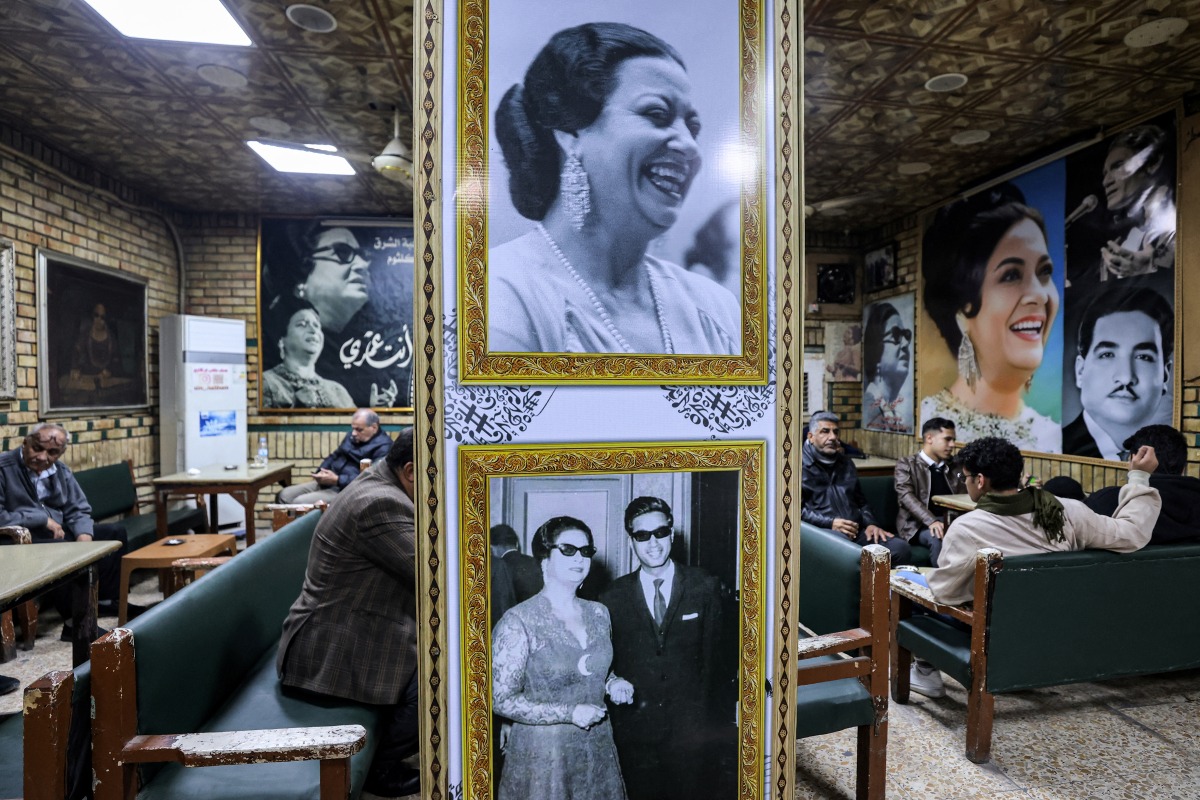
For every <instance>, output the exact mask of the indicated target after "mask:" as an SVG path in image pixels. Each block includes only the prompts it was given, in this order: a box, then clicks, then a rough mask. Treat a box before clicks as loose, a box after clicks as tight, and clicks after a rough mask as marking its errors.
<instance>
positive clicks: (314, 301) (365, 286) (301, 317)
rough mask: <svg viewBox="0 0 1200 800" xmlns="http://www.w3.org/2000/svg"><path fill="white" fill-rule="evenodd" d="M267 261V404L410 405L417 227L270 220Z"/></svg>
mask: <svg viewBox="0 0 1200 800" xmlns="http://www.w3.org/2000/svg"><path fill="white" fill-rule="evenodd" d="M259 254H260V263H259V293H258V341H259V356H260V363H261V365H262V370H263V372H262V384H261V387H260V390H259V405H260V406H261V407H262V408H296V409H330V408H338V409H340V408H362V407H370V408H375V409H401V408H408V407H411V403H410V401H409V398H410V393H409V392H410V382H411V375H412V356H413V351H412V303H413V294H412V293H413V237H412V228H411V226H408V225H393V224H388V223H387V221H385V220H379V221H371V222H363V221H359V220H349V221H348V220H337V219H323V220H321V219H294V218H293V219H283V218H267V219H264V220H263V221H262V226H261V231H260V241H259Z"/></svg>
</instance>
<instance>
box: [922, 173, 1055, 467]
mask: <svg viewBox="0 0 1200 800" xmlns="http://www.w3.org/2000/svg"><path fill="white" fill-rule="evenodd" d="M1064 169H1065V168H1064V164H1063V162H1062V161H1061V160H1059V161H1055V162H1053V163H1051V164H1049V165H1047V166H1044V167H1041V168H1039V169H1036V170H1033V171H1030V172H1027V173H1025V174H1023V175H1021V176H1019V177H1017V178H1015V179H1013V180H1012V181H1008V182H1003V183H998V184H995V185H993V186H989V187H987V188H985V189H982V190H980V191H978V192H974V193H972V194H970V195H968V196H966V197H963V198H960V199H958V200H955V201H954V202H952V203H950V204H948V205H946V206H943V207H942V208H940V209H939V210H938V211H937V212H936V213H935V214H931V215H929V216H928V217H927V218H926V221H925V233H924V236H923V239H922V246H921V281H922V282H921V285H922V292H923V294H922V301H923V308H924V317H923V321H922V324H921V326H920V329H921V331H922V336H921V341H920V342H919V344H918V347H919V353H918V357H917V363H919V364H920V365H921V376H920V391H921V394H922V395H924V396H923V397H922V399H921V413H920V419H921V421H924V420H927V419H930V418H932V417H945V418H947V419H952V420H954V422H955V425H956V427H957V433H958V438H959V440H960V441H964V442H969V441H971V440H973V439H978V438H981V437H984V436H1000V437H1003V438H1005V439H1008V440H1009V441H1011V442H1013V443H1014V444H1016V445H1017V446H1019V447H1020V448H1021V449H1022V450H1035V451H1040V452H1045V453H1058V452H1061V444H1062V430H1061V422H1062V386H1063V363H1062V347H1063V344H1062V327H1063V326H1062V323H1061V313H1060V312H1061V307H1062V297H1063V273H1064V270H1063V260H1064V259H1063V251H1064V246H1063V225H1062V219H1063V217H1062V213H1063V212H1062V209H1063V186H1064V182H1065V181H1064ZM927 331H928V332H931V333H928V334H927V333H925V332H927Z"/></svg>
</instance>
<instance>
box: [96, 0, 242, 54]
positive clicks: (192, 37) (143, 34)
mask: <svg viewBox="0 0 1200 800" xmlns="http://www.w3.org/2000/svg"><path fill="white" fill-rule="evenodd" d="M84 2H85V3H87V4H88V5H89V6H91V7H92V8H93V9H95V10H96V13H98V14H99V15H100V16H102V17H104V18H105V19H106V20H108V22H109V24H111V25H112V26H113V27H114V28H116V29H117V30H118V31H120V32H121V33H122V34H124V35H125V36H128V37H129V38H131V39H158V40H160V41H166V42H196V43H199V44H230V45H238V46H241V47H249V46H250V45H251V41H250V37H249V36H247V35H246V32H245V31H243V30H242V28H241V26H239V25H238V24H237V20H235V19H234V18H233V17H232V16H231V15H230V13H229V10H228V9H226V8H225V6H224V5H223V4H222V3H221V0H170V1H169V2H167V1H166V0H84Z"/></svg>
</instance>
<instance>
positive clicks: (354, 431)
mask: <svg viewBox="0 0 1200 800" xmlns="http://www.w3.org/2000/svg"><path fill="white" fill-rule="evenodd" d="M391 446H392V437H390V436H388V435H387V433H385V432H384V431H382V430H380V428H379V415H378V414H376V413H375V412H374V411H372V410H371V409H369V408H360V409H359V410H358V411H355V412H354V416H353V417H351V418H350V432H349V433H347V434H346V438H345V439H343V440H342V443H341V444H340V445H338V448H337V450H334V451H333V452H332V453H330V454H329V456H328V457H327V458H326V459H325V460H324V461H322V462H321V466H320V467H319V468H318V469H316V470H314V471H313V474H312V480H311V481H305V482H304V483H300V484H297V485H295V486H285V487H284V488H283V490H282V491H280V492H279V502H281V503H316V502H317V501H319V500H324V501H325V502H326V503H331V502H333V498H335V497H337V496H338V492H340V491H341V490H342V489H345V488H346V486H347V485H348V484H349V483H350V481H352V480H354V479H355V478H357V477H358V474H359V472H360V471H361V470H360V469H359V464H360V462H361V461H362V460H363V459H364V458H369V459H371V461H373V462H374V461H379V460H380V459H382V458H384V457H385V456H387V453H388V449H389V448H390V447H391Z"/></svg>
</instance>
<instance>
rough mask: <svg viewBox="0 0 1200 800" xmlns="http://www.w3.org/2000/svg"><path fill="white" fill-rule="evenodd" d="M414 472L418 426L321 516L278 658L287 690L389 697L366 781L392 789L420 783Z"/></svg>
mask: <svg viewBox="0 0 1200 800" xmlns="http://www.w3.org/2000/svg"><path fill="white" fill-rule="evenodd" d="M413 479H414V476H413V432H412V429H411V428H410V429H407V430H404V431H401V432H400V434H399V435H398V436H397V437H396V441H395V442H394V443H393V444H392V447H391V449H390V450H389V451H388V454H387V459H386V460H383V461H376V462H375V463H374V464H372V465H371V466H370V467H369V468H368V469H367V470H366V472H364V473H363V474H362V475H361V476H359V478H358V479H357V480H355V481H353V482H351V483H350V484H349V485H348V486H347V487H346V488H345V490H343V491H342V493H341V495H340V496H339V498H338V502H337V503H334V504H332V505H331V506H330V507H329V510H328V511H326V512H325V515H324V516H323V517H322V518H321V521H320V522H318V523H317V529H316V531H315V532H314V534H313V540H312V545H311V546H310V548H309V551H308V569H307V570H306V572H305V575H304V587H303V588H302V589H301V590H300V597H299V598H297V600H296V602H295V603H293V604H292V609H291V611H290V612H289V613H288V617H287V619H286V620H285V621H284V623H283V638H282V639H281V640H280V642H279V654H278V656H277V657H276V662H275V663H276V666H277V668H278V670H279V676H280V682H281V683H282V684H283V686H284V691H285V692H287V693H295V694H300V695H303V694H305V693H308V694H315V695H320V696H322V697H334V698H340V699H348V700H354V701H356V702H359V703H372V704H377V705H380V706H385V708H384V709H383V711H384V713H385V715H387V717H388V721H387V722H386V727H385V730H384V732H383V734H382V735H381V737H380V742H379V747H378V748H377V750H376V752H375V760H374V761H373V762H372V764H371V770H370V773H369V774H368V775H367V782H366V786H365V788H366V790H367V791H369V792H371V793H373V794H378V795H382V796H384V797H399V796H403V795H408V794H414V793H416V792H417V791H418V789H419V785H418V784H419V771H418V770H416V769H414V768H412V767H409V766H407V765H405V764H403V763H402V762H403V760H404V759H405V758H408V757H409V756H411V755H413V754H415V753H416V752H417V748H418V736H419V734H418V731H417V708H418V706H417V683H418V682H417V678H416V666H417V624H416V573H415V561H416V530H415V528H416V524H415V520H414V509H413V501H412V498H413Z"/></svg>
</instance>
